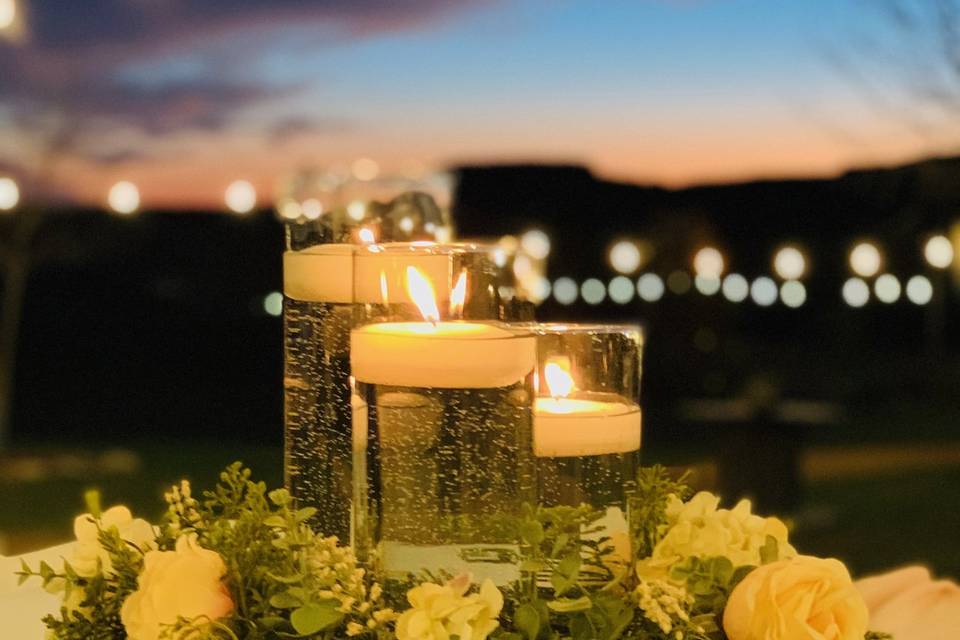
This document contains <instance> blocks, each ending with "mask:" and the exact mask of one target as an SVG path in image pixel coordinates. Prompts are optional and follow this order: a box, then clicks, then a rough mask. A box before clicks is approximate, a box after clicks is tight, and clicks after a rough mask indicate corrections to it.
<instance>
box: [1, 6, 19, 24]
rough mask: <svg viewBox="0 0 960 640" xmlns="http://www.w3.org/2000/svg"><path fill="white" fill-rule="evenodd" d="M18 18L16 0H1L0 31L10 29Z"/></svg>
mask: <svg viewBox="0 0 960 640" xmlns="http://www.w3.org/2000/svg"><path fill="white" fill-rule="evenodd" d="M16 20H17V3H16V0H0V31H3V30H5V29H10V28H11V27H13V23H14V22H16Z"/></svg>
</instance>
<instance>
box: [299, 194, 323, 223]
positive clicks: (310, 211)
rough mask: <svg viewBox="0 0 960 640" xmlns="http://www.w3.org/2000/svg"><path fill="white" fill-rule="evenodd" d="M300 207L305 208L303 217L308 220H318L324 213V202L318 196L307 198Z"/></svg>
mask: <svg viewBox="0 0 960 640" xmlns="http://www.w3.org/2000/svg"><path fill="white" fill-rule="evenodd" d="M300 208H301V209H302V210H303V217H304V218H306V219H307V220H316V219H318V218H319V217H320V216H322V215H323V203H322V202H320V201H319V200H317V199H316V198H307V199H306V200H304V201H303V204H301V205H300Z"/></svg>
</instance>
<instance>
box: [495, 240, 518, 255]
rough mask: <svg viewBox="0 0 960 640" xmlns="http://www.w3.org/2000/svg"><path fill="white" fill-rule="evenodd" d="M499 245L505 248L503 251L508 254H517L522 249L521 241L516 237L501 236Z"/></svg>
mask: <svg viewBox="0 0 960 640" xmlns="http://www.w3.org/2000/svg"><path fill="white" fill-rule="evenodd" d="M497 244H498V245H500V246H501V247H503V250H504V251H506V252H507V253H516V252H517V250H518V249H519V248H520V241H519V240H517V237H516V236H500V240H498V241H497Z"/></svg>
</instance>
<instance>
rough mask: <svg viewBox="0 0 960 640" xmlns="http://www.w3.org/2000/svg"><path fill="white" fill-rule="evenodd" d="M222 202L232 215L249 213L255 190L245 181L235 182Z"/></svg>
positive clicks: (255, 204)
mask: <svg viewBox="0 0 960 640" xmlns="http://www.w3.org/2000/svg"><path fill="white" fill-rule="evenodd" d="M223 200H224V202H225V203H226V205H227V209H230V211H233V212H234V213H240V214H243V213H250V212H251V211H253V208H254V207H255V206H257V190H256V189H255V188H254V187H253V185H252V184H250V183H249V182H248V181H246V180H235V181H233V182H231V183H230V185H229V186H228V187H227V190H226V192H224V194H223ZM318 204H319V203H318ZM304 205H306V203H304Z"/></svg>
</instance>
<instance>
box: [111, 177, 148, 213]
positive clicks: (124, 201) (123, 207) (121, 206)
mask: <svg viewBox="0 0 960 640" xmlns="http://www.w3.org/2000/svg"><path fill="white" fill-rule="evenodd" d="M107 204H109V205H110V208H111V209H113V210H114V211H116V212H117V213H119V214H121V215H129V214H131V213H134V212H135V211H136V210H137V209H139V208H140V190H139V189H137V185H135V184H133V183H132V182H127V181H126V180H124V181H121V182H118V183H117V184H115V185H113V186H112V187H110V193H108V194H107Z"/></svg>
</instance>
